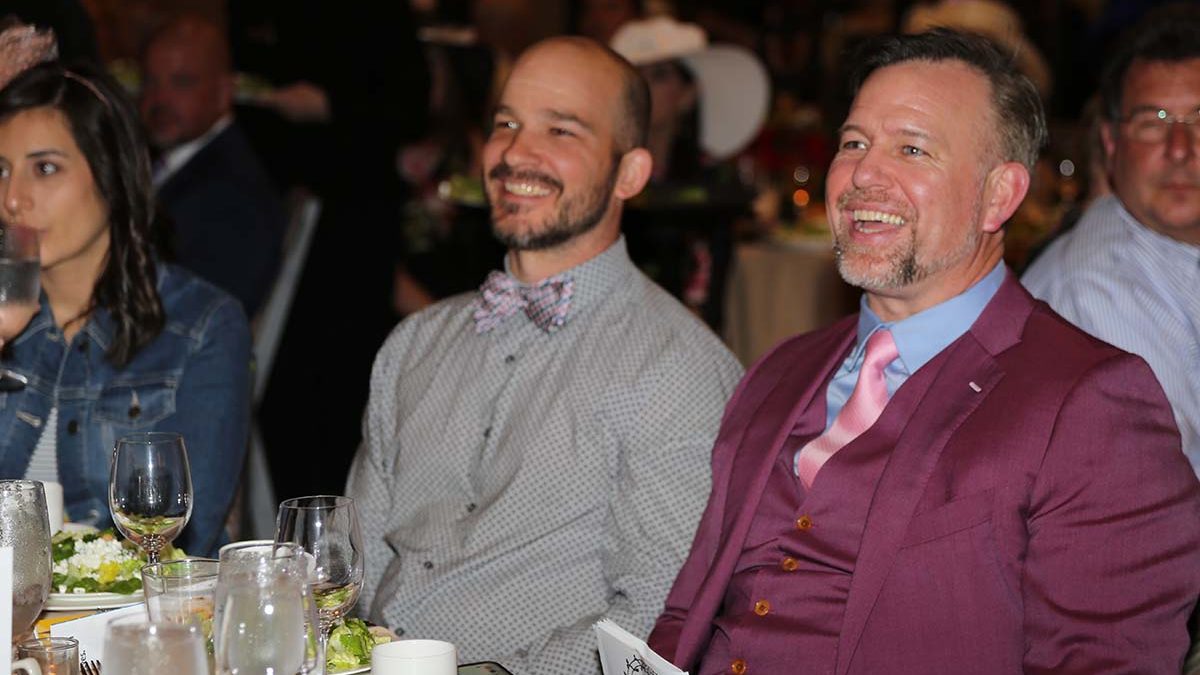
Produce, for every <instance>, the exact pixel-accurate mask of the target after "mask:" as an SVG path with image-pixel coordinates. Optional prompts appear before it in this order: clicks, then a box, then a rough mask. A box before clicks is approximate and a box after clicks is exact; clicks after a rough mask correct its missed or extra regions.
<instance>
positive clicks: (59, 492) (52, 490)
mask: <svg viewBox="0 0 1200 675" xmlns="http://www.w3.org/2000/svg"><path fill="white" fill-rule="evenodd" d="M42 487H43V488H44V489H45V490H46V515H47V516H48V517H49V518H50V534H51V536H53V535H54V534H55V533H57V532H58V531H59V530H61V529H62V528H63V487H62V483H53V482H49V481H42Z"/></svg>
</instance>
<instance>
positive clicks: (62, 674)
mask: <svg viewBox="0 0 1200 675" xmlns="http://www.w3.org/2000/svg"><path fill="white" fill-rule="evenodd" d="M17 656H18V657H20V659H21V660H20V661H17V662H16V663H14V664H13V668H14V669H16V668H24V669H25V670H27V671H29V672H32V671H33V669H32V668H28V667H27V666H28V665H29V664H28V661H29V660H32V661H33V662H34V663H36V664H37V666H38V668H39V670H41V672H42V675H79V641H78V640H76V639H75V638H70V637H49V638H33V639H31V640H26V641H24V642H22V643H21V644H19V645H17Z"/></svg>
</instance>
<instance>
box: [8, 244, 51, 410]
mask: <svg viewBox="0 0 1200 675" xmlns="http://www.w3.org/2000/svg"><path fill="white" fill-rule="evenodd" d="M40 275H41V264H40V263H39V262H38V237H37V231H36V230H33V229H30V228H28V227H20V226H18V225H8V224H3V223H0V342H3V343H5V344H7V343H8V342H9V341H11V340H12V339H13V338H15V337H16V336H18V335H20V334H21V331H23V330H25V326H26V325H28V324H29V320H30V319H32V318H33V315H34V314H37V311H38V292H39V290H40V283H39V279H40ZM27 384H29V380H28V378H26V377H25V376H24V375H22V374H20V373H18V372H16V371H13V370H9V369H8V368H0V391H17V390H20V389H23V388H24V387H25V385H27Z"/></svg>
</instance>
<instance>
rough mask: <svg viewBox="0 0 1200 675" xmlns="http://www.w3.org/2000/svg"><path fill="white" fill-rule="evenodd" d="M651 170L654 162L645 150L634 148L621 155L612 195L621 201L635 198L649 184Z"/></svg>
mask: <svg viewBox="0 0 1200 675" xmlns="http://www.w3.org/2000/svg"><path fill="white" fill-rule="evenodd" d="M653 168H654V160H653V159H652V158H651V157H650V151H649V150H647V149H645V148H634V149H632V150H630V151H629V152H627V153H625V154H624V155H621V160H620V163H619V164H618V165H617V182H616V185H615V186H614V187H613V195H615V196H616V197H617V199H620V200H621V201H627V200H630V199H633V198H634V197H636V196H637V195H638V193H639V192H641V191H642V188H644V187H646V183H647V182H649V180H650V172H651V170H653Z"/></svg>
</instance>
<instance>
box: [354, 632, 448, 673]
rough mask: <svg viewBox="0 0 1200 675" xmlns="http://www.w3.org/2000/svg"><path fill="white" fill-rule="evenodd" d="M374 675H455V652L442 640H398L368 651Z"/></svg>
mask: <svg viewBox="0 0 1200 675" xmlns="http://www.w3.org/2000/svg"><path fill="white" fill-rule="evenodd" d="M371 672H372V673H373V674H374V675H456V674H457V673H458V653H457V652H456V651H455V649H454V645H452V644H450V643H449V642H442V641H441V640H397V641H396V642H388V643H386V644H382V645H377V646H376V647H375V649H372V650H371Z"/></svg>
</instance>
